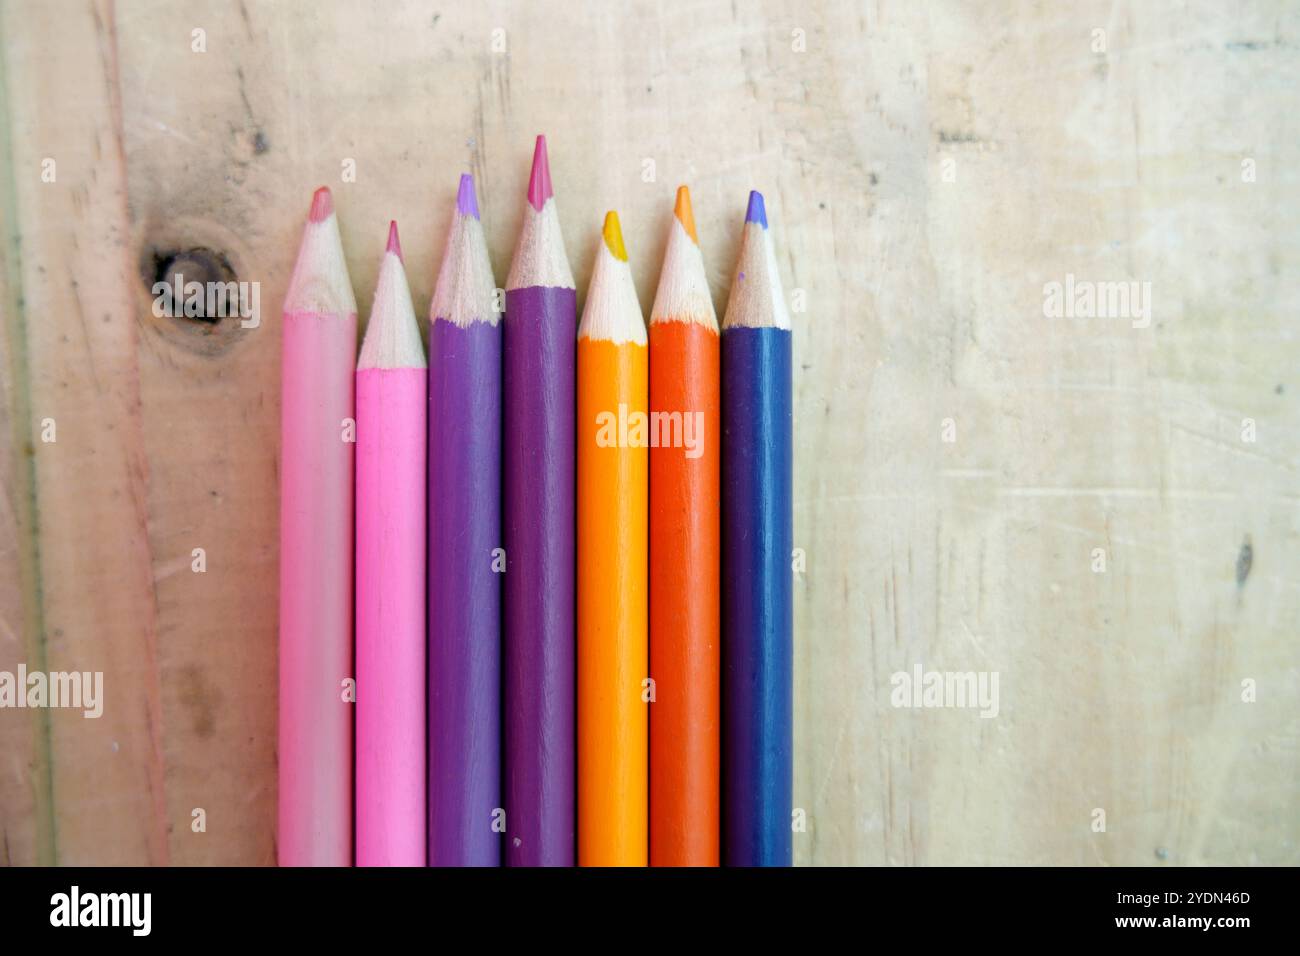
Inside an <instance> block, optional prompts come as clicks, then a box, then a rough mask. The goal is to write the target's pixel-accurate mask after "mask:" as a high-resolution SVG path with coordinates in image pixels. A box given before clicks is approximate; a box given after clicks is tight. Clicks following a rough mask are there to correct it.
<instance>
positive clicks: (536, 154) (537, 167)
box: [528, 135, 555, 212]
mask: <svg viewBox="0 0 1300 956" xmlns="http://www.w3.org/2000/svg"><path fill="white" fill-rule="evenodd" d="M554 195H555V193H554V192H552V191H551V164H550V161H549V160H548V159H547V158H546V137H545V136H543V135H538V137H537V145H536V146H535V147H534V148H533V170H532V172H531V173H530V174H529V176H528V201H529V202H530V203H532V206H533V208H534V209H536V210H537V211H538V212H541V211H542V206H544V205H545V204H546V200H548V199H550V198H551V197H552V196H554Z"/></svg>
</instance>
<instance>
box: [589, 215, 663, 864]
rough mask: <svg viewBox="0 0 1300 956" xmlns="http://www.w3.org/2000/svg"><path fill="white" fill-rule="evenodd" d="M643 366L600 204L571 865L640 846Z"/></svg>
mask: <svg viewBox="0 0 1300 956" xmlns="http://www.w3.org/2000/svg"><path fill="white" fill-rule="evenodd" d="M648 376H649V356H648V353H647V348H646V330H645V320H644V318H643V317H642V314H641V306H640V304H639V303H638V302H637V297H636V287H635V286H634V285H633V284H632V270H631V268H630V267H629V266H628V262H627V251H626V250H625V249H624V246H623V236H622V232H621V231H620V229H619V223H618V215H617V214H616V213H613V212H610V213H608V214H607V215H606V216H605V226H604V229H603V230H602V235H601V242H600V243H598V248H597V251H596V264H595V267H594V269H593V271H592V276H591V284H590V286H588V288H587V303H586V306H585V308H584V309H583V312H582V322H581V324H579V326H578V862H579V864H580V865H582V866H645V865H646V859H647V853H648V837H647V827H648V820H647V807H646V801H647V799H648V788H649V784H648V780H647V776H648V773H649V766H648V754H647V748H648V746H649V744H648V729H649V715H648V714H647V703H646V701H645V700H643V698H642V694H643V687H642V682H643V681H644V680H645V679H646V677H647V676H648V673H647V671H648V667H649V660H648V648H647V630H646V629H647V621H646V614H647V608H646V588H647V582H646V560H647V556H646V555H647V540H646V521H647V513H648V508H647V503H646V495H647V487H648V477H649V476H648V467H649V462H648V456H647V448H646V441H647V439H648V435H647V433H646V428H647V412H648V404H649V396H648V389H649V382H648ZM638 422H639V436H640V438H639V441H638Z"/></svg>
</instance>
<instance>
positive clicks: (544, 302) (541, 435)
mask: <svg viewBox="0 0 1300 956" xmlns="http://www.w3.org/2000/svg"><path fill="white" fill-rule="evenodd" d="M577 321H578V317H577V297H576V293H575V291H574V284H573V273H572V272H571V271H570V269H569V260H568V257H567V256H566V255H565V254H564V239H563V237H562V236H561V235H560V220H559V216H558V215H557V214H556V211H555V199H554V196H553V193H552V192H551V171H550V166H549V165H548V163H547V159H546V139H545V137H543V136H538V137H537V148H536V150H535V151H534V153H533V169H532V175H531V176H530V177H529V181H528V205H527V206H525V207H524V223H523V229H522V231H521V233H520V235H519V242H518V244H517V245H516V246H515V257H514V261H513V262H512V263H511V265H510V277H509V279H508V280H507V281H506V316H505V322H504V325H505V333H504V334H505V338H504V354H505V361H504V365H503V381H504V389H503V396H504V397H503V411H504V415H505V448H504V450H503V455H502V464H503V466H504V480H503V483H502V504H503V508H504V512H503V517H504V520H505V529H504V530H505V546H506V555H507V561H508V562H509V563H508V566H507V571H506V575H505V596H504V608H505V632H504V638H505V639H504V649H505V666H506V679H505V699H506V732H505V750H506V752H505V791H506V800H505V808H506V863H508V864H509V865H511V866H572V865H573V862H574V745H575V741H574V719H573V711H574V699H573V694H574V658H573V648H574V630H573V571H574V551H573V536H574V518H573V507H574V487H573V468H574V464H573V462H574V457H573V456H574V449H573V434H574V421H573V416H574V405H573V389H574V350H575V347H576V337H577Z"/></svg>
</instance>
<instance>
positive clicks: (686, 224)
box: [673, 186, 700, 246]
mask: <svg viewBox="0 0 1300 956" xmlns="http://www.w3.org/2000/svg"><path fill="white" fill-rule="evenodd" d="M673 215H675V216H676V217H677V221H678V222H680V223H681V224H682V228H683V229H685V230H686V235H688V236H690V237H691V242H693V243H695V244H696V245H697V246H698V245H699V244H700V237H699V236H697V235H696V234H695V212H694V210H692V209H691V191H690V190H689V189H687V188H686V187H685V186H678V187H677V203H676V205H675V206H673Z"/></svg>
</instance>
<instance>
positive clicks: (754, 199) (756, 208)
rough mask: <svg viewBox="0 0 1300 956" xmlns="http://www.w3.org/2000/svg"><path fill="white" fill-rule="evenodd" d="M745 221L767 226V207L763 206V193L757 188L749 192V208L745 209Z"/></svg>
mask: <svg viewBox="0 0 1300 956" xmlns="http://www.w3.org/2000/svg"><path fill="white" fill-rule="evenodd" d="M745 222H756V223H758V224H759V225H760V226H762V227H763V228H764V229H766V228H767V209H765V208H764V206H763V194H762V193H761V192H759V191H758V190H757V189H754V190H751V191H750V193H749V209H747V210H746V211H745Z"/></svg>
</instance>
